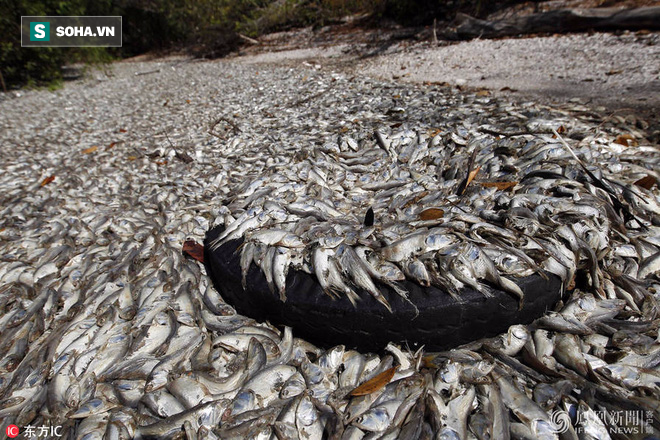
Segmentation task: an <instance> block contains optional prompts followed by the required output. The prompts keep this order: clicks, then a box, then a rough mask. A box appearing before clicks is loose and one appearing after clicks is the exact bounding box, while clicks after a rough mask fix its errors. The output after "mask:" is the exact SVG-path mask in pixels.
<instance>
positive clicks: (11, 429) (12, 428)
mask: <svg viewBox="0 0 660 440" xmlns="http://www.w3.org/2000/svg"><path fill="white" fill-rule="evenodd" d="M5 432H6V434H7V437H9V438H16V437H18V426H16V425H9V426H7V429H6V430H5Z"/></svg>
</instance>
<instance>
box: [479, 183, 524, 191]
mask: <svg viewBox="0 0 660 440" xmlns="http://www.w3.org/2000/svg"><path fill="white" fill-rule="evenodd" d="M479 185H481V186H483V187H484V188H497V189H500V190H506V189H511V188H513V187H514V186H516V185H518V182H481V183H479Z"/></svg>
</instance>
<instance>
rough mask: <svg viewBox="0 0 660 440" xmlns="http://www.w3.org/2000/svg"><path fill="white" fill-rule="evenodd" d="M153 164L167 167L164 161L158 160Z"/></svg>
mask: <svg viewBox="0 0 660 440" xmlns="http://www.w3.org/2000/svg"><path fill="white" fill-rule="evenodd" d="M155 164H156V165H167V161H166V160H160V161H159V160H157V161H155Z"/></svg>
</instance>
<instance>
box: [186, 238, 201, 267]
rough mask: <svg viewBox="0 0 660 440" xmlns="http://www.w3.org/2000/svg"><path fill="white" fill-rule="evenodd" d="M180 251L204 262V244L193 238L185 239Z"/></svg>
mask: <svg viewBox="0 0 660 440" xmlns="http://www.w3.org/2000/svg"><path fill="white" fill-rule="evenodd" d="M181 252H183V254H184V255H187V256H189V257H190V258H192V259H194V260H197V261H199V262H200V263H203V262H204V246H202V245H201V244H198V243H197V242H195V241H194V240H186V241H185V242H184V243H183V249H181Z"/></svg>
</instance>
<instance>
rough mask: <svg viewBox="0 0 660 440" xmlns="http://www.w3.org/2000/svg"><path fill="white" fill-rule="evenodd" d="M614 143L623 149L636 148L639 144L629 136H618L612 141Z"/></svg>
mask: <svg viewBox="0 0 660 440" xmlns="http://www.w3.org/2000/svg"><path fill="white" fill-rule="evenodd" d="M614 142H615V143H617V144H619V145H623V146H624V147H636V146H637V145H639V143H638V142H637V141H636V140H635V138H634V137H632V136H631V135H629V134H620V135H619V136H617V137H616V139H614Z"/></svg>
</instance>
